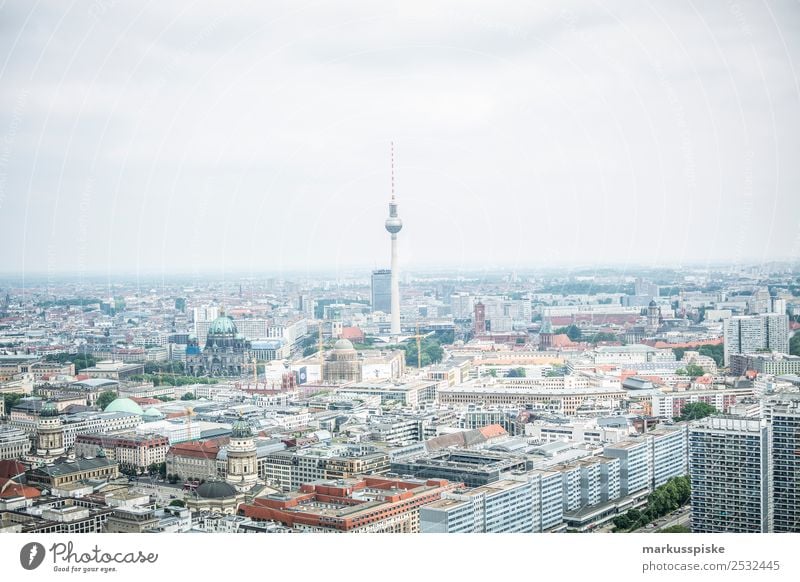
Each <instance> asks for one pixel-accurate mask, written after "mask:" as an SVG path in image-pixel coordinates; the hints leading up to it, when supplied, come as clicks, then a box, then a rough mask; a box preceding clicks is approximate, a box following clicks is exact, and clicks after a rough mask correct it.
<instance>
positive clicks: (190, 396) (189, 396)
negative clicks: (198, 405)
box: [181, 392, 195, 400]
mask: <svg viewBox="0 0 800 582" xmlns="http://www.w3.org/2000/svg"><path fill="white" fill-rule="evenodd" d="M194 399H195V396H194V394H193V393H192V392H187V393H186V394H184V395H183V396H181V400H194Z"/></svg>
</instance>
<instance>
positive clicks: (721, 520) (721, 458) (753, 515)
mask: <svg viewBox="0 0 800 582" xmlns="http://www.w3.org/2000/svg"><path fill="white" fill-rule="evenodd" d="M769 444H770V439H769V427H768V425H767V422H766V420H761V419H752V418H745V417H733V416H712V417H708V418H705V419H703V420H700V421H698V422H697V423H696V424H694V425H693V426H691V427H690V429H689V475H690V476H691V486H692V497H691V507H692V515H691V524H692V531H693V532H697V533H716V532H734V533H737V532H738V533H745V532H749V533H766V532H770V531H772V504H771V500H770V497H771V491H770V489H771V482H772V479H771V475H770V462H769Z"/></svg>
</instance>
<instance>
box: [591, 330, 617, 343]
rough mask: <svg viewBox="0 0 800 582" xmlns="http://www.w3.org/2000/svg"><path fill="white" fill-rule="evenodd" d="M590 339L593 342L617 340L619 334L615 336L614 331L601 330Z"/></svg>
mask: <svg viewBox="0 0 800 582" xmlns="http://www.w3.org/2000/svg"><path fill="white" fill-rule="evenodd" d="M589 341H590V342H591V343H593V344H597V343H600V342H615V341H617V336H615V335H614V334H613V333H606V332H599V333H596V334H594V335H593V336H591V339H590V340H589Z"/></svg>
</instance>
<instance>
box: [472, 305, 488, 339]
mask: <svg viewBox="0 0 800 582" xmlns="http://www.w3.org/2000/svg"><path fill="white" fill-rule="evenodd" d="M473 318H474V319H473V322H472V325H473V328H474V330H475V335H480V334H483V333H486V306H485V305H484V304H483V303H481V302H480V301H479V302H478V303H476V304H475V314H474V315H473Z"/></svg>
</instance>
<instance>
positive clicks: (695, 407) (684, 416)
mask: <svg viewBox="0 0 800 582" xmlns="http://www.w3.org/2000/svg"><path fill="white" fill-rule="evenodd" d="M716 413H717V409H716V408H714V407H713V406H711V405H710V404H706V403H705V402H690V403H689V404H687V405H686V406H684V407H683V408H682V409H681V415H680V416H677V417H675V420H676V421H684V420H700V419H701V418H705V417H706V416H711V415H712V414H716Z"/></svg>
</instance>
